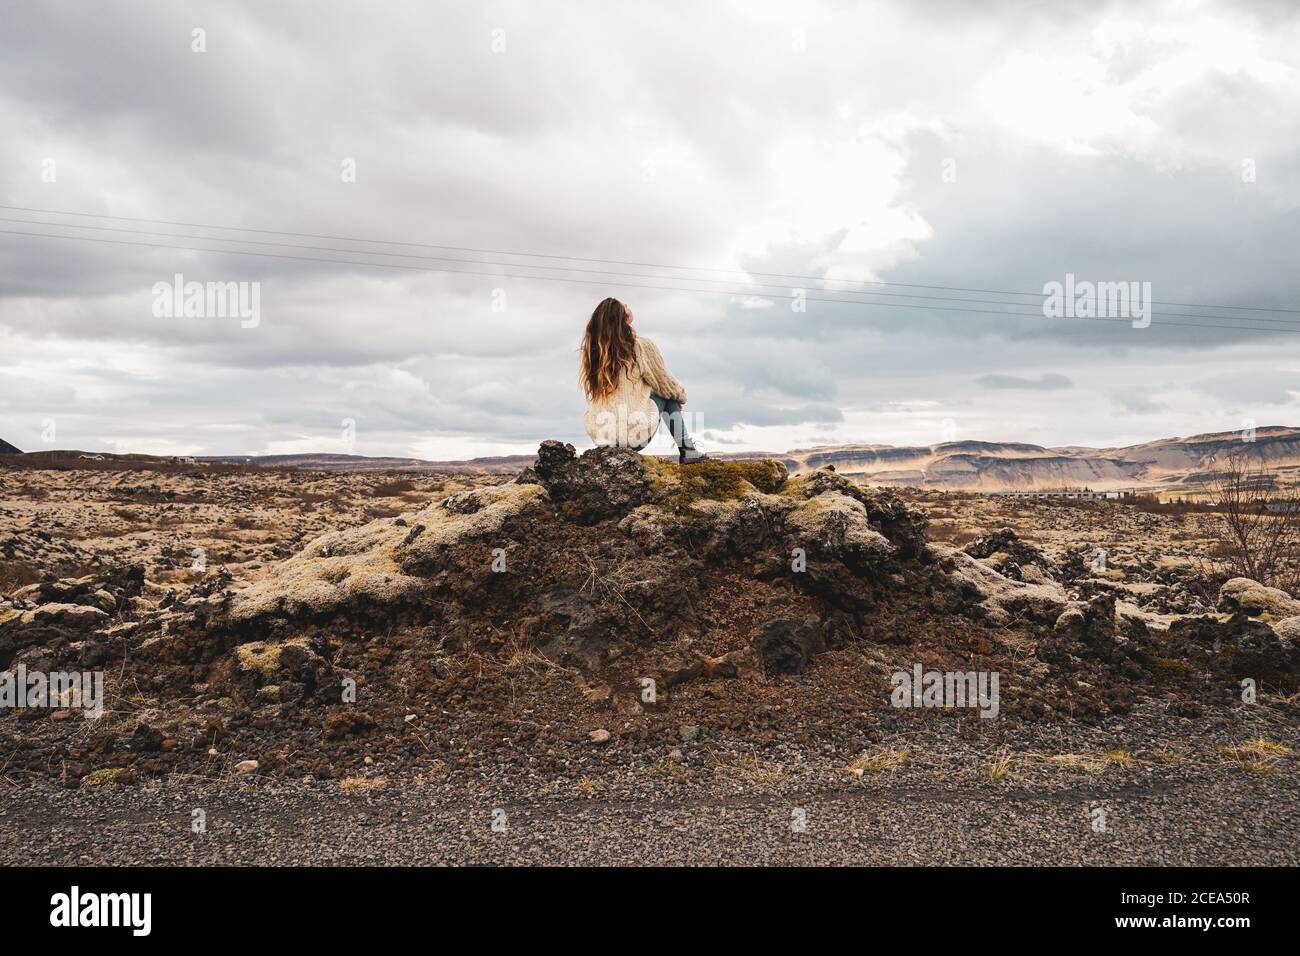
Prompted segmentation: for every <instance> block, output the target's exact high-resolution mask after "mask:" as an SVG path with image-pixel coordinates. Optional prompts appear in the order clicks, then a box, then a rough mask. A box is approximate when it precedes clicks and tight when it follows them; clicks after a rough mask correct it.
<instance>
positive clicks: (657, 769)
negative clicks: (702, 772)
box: [644, 759, 686, 780]
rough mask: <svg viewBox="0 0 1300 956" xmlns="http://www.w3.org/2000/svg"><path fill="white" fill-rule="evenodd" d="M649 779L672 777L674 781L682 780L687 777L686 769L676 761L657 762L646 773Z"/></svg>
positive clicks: (646, 769)
mask: <svg viewBox="0 0 1300 956" xmlns="http://www.w3.org/2000/svg"><path fill="white" fill-rule="evenodd" d="M644 773H645V775H646V776H647V777H671V778H672V779H673V780H680V779H682V777H684V776H686V768H685V767H683V766H682V765H681V764H679V763H678V762H677V761H676V760H667V759H665V760H657V761H655V762H654V763H652V764H651V765H650V766H648V767H646V768H645V771H644Z"/></svg>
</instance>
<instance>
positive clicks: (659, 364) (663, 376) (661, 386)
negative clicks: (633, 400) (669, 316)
mask: <svg viewBox="0 0 1300 956" xmlns="http://www.w3.org/2000/svg"><path fill="white" fill-rule="evenodd" d="M636 347H637V364H638V365H640V366H641V377H642V378H644V379H645V380H646V382H647V384H649V386H650V387H651V388H652V389H654V391H655V394H657V395H658V396H659V397H660V398H672V399H676V400H677V401H679V402H681V403H682V404H683V405H685V404H686V389H684V388H682V383H681V382H679V381H677V379H675V378H673V376H672V373H670V372H669V371H668V367H667V366H665V365H664V357H663V356H662V355H660V354H659V349H658V348H657V347H656V346H655V344H654V343H653V342H651V341H650V340H649V339H647V338H641V337H640V336H638V337H637V340H636Z"/></svg>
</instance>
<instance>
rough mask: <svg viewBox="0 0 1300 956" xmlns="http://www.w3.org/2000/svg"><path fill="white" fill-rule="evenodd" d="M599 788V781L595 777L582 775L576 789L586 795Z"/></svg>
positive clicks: (595, 791)
mask: <svg viewBox="0 0 1300 956" xmlns="http://www.w3.org/2000/svg"><path fill="white" fill-rule="evenodd" d="M600 789H601V786H600V781H599V780H597V779H596V778H595V777H583V778H582V779H581V780H579V781H578V790H579V791H580V792H582V793H584V794H586V795H587V796H589V797H590V796H591V795H593V794H596V793H599V792H600Z"/></svg>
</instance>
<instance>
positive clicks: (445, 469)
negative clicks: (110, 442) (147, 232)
mask: <svg viewBox="0 0 1300 956" xmlns="http://www.w3.org/2000/svg"><path fill="white" fill-rule="evenodd" d="M0 451H4V452H16V451H18V449H16V448H14V447H13V446H12V445H8V444H5V443H3V442H0ZM1242 453H1247V454H1249V455H1250V456H1251V457H1252V458H1253V459H1256V460H1258V461H1259V462H1261V463H1262V464H1263V465H1264V466H1266V467H1267V468H1268V469H1269V470H1270V471H1272V472H1273V473H1274V474H1275V475H1277V477H1278V480H1279V481H1281V482H1283V483H1288V484H1289V483H1300V428H1291V427H1284V426H1273V427H1268V428H1260V429H1257V430H1256V432H1255V435H1254V441H1253V442H1250V443H1247V442H1244V441H1243V440H1242V436H1241V433H1240V432H1217V433H1213V434H1208V435H1192V436H1190V437H1186V438H1162V439H1159V440H1157V441H1151V442H1145V443H1143V444H1140V445H1129V446H1126V447H1122V448H1085V447H1082V446H1078V445H1068V446H1063V447H1060V448H1044V447H1043V446H1041V445H1029V444H1025V443H1023V442H982V441H962V442H944V443H942V444H938V445H914V446H902V447H895V446H893V445H876V444H854V445H826V446H821V447H817V448H799V449H795V450H793V451H788V452H784V453H776V454H770V453H766V452H743V453H733V454H727V453H717V452H714V453H712V454H713V457H715V458H720V459H730V460H752V459H756V458H776V459H779V460H780V461H783V462H785V465H786V467H787V468H789V469H790V471H791V472H792V473H794V474H800V473H803V472H808V471H815V470H816V469H818V468H824V467H826V466H828V465H830V466H833V467H834V468H835V470H836V471H837V472H839V473H840V474H842V475H845V476H847V477H850V478H855V479H857V480H859V481H863V482H867V483H869V484H880V485H911V486H915V487H921V488H934V489H940V490H951V491H984V492H993V491H1055V490H1064V489H1078V488H1090V489H1092V490H1094V491H1104V490H1113V489H1134V490H1143V491H1157V492H1164V493H1167V494H1173V495H1178V494H1182V493H1193V492H1195V491H1196V490H1197V489H1198V488H1199V487H1202V486H1203V485H1204V483H1205V482H1206V481H1207V480H1208V479H1210V478H1212V477H1213V476H1214V475H1215V474H1216V472H1218V471H1220V470H1221V468H1222V462H1223V459H1224V458H1226V457H1228V456H1230V455H1234V454H1242ZM85 457H89V456H87V455H84V454H79V453H77V452H68V451H60V452H37V453H29V454H26V455H23V456H22V459H21V461H22V462H23V463H24V464H25V465H26V466H28V467H44V465H43V464H42V462H44V461H46V460H49V461H50V462H52V463H57V464H58V465H59V466H61V467H68V466H71V467H90V465H89V463H87V462H83V461H82V460H81V459H82V458H85ZM534 460H535V456H533V455H502V456H497V457H491V458H470V459H465V460H459V461H426V460H424V459H421V458H368V457H366V456H364V455H334V454H314V455H311V454H309V455H253V456H243V455H223V456H210V457H205V458H198V459H185V458H180V459H177V458H170V459H169V458H156V457H153V456H149V455H107V456H105V459H101V460H100V461H99V462H98V463H97V464H96V467H106V468H120V467H121V466H123V465H129V466H132V467H149V466H150V465H151V464H154V463H157V464H162V465H167V466H169V467H185V466H186V464H189V463H191V462H194V461H197V463H199V464H236V465H244V466H248V465H252V466H255V467H269V468H301V469H307V470H320V471H354V472H367V471H397V472H402V471H406V472H417V473H426V474H449V473H457V472H460V473H464V472H472V473H479V474H498V475H508V474H513V473H515V472H518V471H521V470H522V469H524V468H526V467H528V466H529V465H531V464H532V463H533V461H534Z"/></svg>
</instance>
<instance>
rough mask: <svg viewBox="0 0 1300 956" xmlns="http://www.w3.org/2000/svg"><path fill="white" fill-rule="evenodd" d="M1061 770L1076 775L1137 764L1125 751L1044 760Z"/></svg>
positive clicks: (1074, 754)
mask: <svg viewBox="0 0 1300 956" xmlns="http://www.w3.org/2000/svg"><path fill="white" fill-rule="evenodd" d="M1045 759H1046V760H1047V761H1048V763H1052V764H1055V765H1056V766H1057V767H1058V768H1060V769H1061V770H1070V771H1074V772H1076V773H1103V772H1104V771H1105V770H1106V769H1107V768H1109V767H1129V766H1132V765H1133V764H1135V763H1137V761H1136V760H1135V759H1134V757H1133V755H1132V754H1131V753H1129V752H1128V751H1127V750H1107V751H1105V752H1103V753H1086V752H1085V753H1071V754H1049V755H1048V756H1047V757H1046V758H1045Z"/></svg>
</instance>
